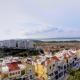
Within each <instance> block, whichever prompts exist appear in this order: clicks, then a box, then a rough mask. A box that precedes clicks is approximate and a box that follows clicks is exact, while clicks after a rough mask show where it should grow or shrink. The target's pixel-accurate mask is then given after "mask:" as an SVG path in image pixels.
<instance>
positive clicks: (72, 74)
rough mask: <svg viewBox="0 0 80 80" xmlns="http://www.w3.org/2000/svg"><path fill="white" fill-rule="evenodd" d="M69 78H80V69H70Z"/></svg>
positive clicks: (75, 79)
mask: <svg viewBox="0 0 80 80" xmlns="http://www.w3.org/2000/svg"><path fill="white" fill-rule="evenodd" d="M68 73H69V78H68V79H67V80H80V69H78V70H73V69H69V70H68Z"/></svg>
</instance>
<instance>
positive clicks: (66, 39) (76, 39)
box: [41, 38, 80, 41]
mask: <svg viewBox="0 0 80 80" xmlns="http://www.w3.org/2000/svg"><path fill="white" fill-rule="evenodd" d="M41 41H80V38H45V39H41Z"/></svg>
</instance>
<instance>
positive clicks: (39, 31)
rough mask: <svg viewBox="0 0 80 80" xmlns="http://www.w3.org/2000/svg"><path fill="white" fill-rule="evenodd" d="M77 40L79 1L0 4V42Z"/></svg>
mask: <svg viewBox="0 0 80 80" xmlns="http://www.w3.org/2000/svg"><path fill="white" fill-rule="evenodd" d="M55 37H80V0H0V40H4V39H16V38H22V39H23V38H55Z"/></svg>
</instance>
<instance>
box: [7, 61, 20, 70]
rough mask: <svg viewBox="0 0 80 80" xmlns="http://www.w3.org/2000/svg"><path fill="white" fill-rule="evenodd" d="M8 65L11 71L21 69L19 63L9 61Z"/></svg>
mask: <svg viewBox="0 0 80 80" xmlns="http://www.w3.org/2000/svg"><path fill="white" fill-rule="evenodd" d="M7 66H8V67H9V71H14V70H19V69H20V68H19V67H18V64H17V63H15V62H13V63H8V64H7Z"/></svg>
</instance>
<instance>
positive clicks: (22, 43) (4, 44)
mask: <svg viewBox="0 0 80 80" xmlns="http://www.w3.org/2000/svg"><path fill="white" fill-rule="evenodd" d="M0 48H14V49H27V48H33V41H32V40H4V41H0Z"/></svg>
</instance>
